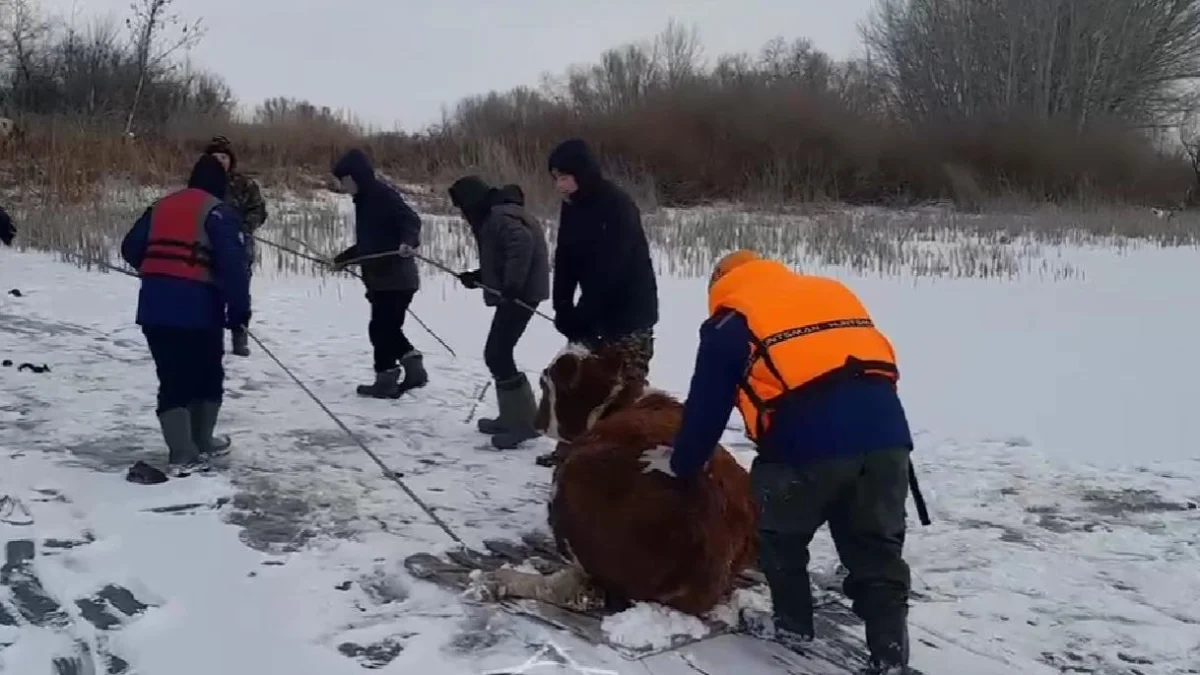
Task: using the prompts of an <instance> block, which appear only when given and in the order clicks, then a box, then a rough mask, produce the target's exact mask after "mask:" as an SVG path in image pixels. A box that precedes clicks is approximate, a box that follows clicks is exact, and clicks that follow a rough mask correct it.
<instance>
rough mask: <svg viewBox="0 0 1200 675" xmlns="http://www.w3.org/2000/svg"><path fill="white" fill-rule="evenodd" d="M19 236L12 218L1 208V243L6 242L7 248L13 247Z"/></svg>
mask: <svg viewBox="0 0 1200 675" xmlns="http://www.w3.org/2000/svg"><path fill="white" fill-rule="evenodd" d="M16 236H17V226H16V225H13V221H12V217H10V216H9V215H8V211H5V210H4V207H3V206H0V241H2V242H4V245H5V246H12V243H13V239H14V238H16Z"/></svg>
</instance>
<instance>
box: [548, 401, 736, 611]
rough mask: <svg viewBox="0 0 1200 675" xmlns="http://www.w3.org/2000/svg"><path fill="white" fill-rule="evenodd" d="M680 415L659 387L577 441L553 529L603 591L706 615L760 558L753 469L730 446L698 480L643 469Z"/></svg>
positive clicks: (558, 493)
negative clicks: (743, 464)
mask: <svg viewBox="0 0 1200 675" xmlns="http://www.w3.org/2000/svg"><path fill="white" fill-rule="evenodd" d="M622 398H624V397H622ZM682 414H683V405H682V404H681V403H680V402H679V401H677V400H675V399H674V398H672V397H671V396H670V395H668V394H665V393H653V394H649V395H647V396H644V397H642V398H640V399H638V400H636V401H632V402H629V403H625V404H624V405H623V406H622V407H620V408H619V409H617V410H611V411H610V412H609V413H608V414H607V415H606V416H605V417H604V418H602V419H601V420H600V421H599V422H597V423H596V424H595V425H594V426H593V427H592V428H591V429H588V430H587V431H586V432H584V433H583V434H581V435H579V436H578V437H577V438H576V439H574V442H572V443H570V444H569V452H567V453H565V454H564V456H563V459H562V461H561V463H560V464H559V465H558V466H557V467H556V469H555V474H554V482H555V491H554V495H553V497H552V499H551V503H550V526H551V528H552V530H553V532H554V534H555V537H556V539H558V540H559V542H560V546H562V547H563V548H564V549H565V551H564V552H566V553H568V554H569V555H571V556H572V557H573V558H574V559H575V560H576V561H578V563H579V564H580V566H581V567H582V568H583V569H584V570H585V571H586V572H587V574H588V575H589V577H590V579H591V581H592V583H593V584H595V585H596V586H597V587H599V588H600V589H601V590H602V591H604V592H605V593H606V594H610V595H615V596H617V597H621V598H625V599H627V600H631V601H655V602H660V603H662V604H664V605H668V606H670V607H674V608H675V609H678V610H680V611H683V612H687V613H689V614H703V613H705V612H707V611H709V610H711V609H712V608H713V606H714V605H716V604H717V603H718V602H720V601H721V600H722V599H723V598H724V597H725V596H726V595H727V594H728V593H729V592H730V590H731V589H732V587H733V581H734V579H735V577H736V576H737V574H738V572H740V571H741V570H742V569H743V568H745V567H746V566H748V565H751V564H753V560H754V554H755V550H754V529H755V523H756V511H755V506H754V502H753V497H752V495H751V490H750V479H749V476H748V474H747V473H746V470H745V469H743V468H742V467H741V466H740V465H739V464H738V463H737V461H736V460H734V458H733V456H732V455H730V454H729V452H728V451H726V450H725V449H724V448H723V447H720V446H718V448H717V451H716V453H715V454H714V455H713V458H712V460H711V461H710V462H709V464H708V466H707V467H705V469H704V471H703V472H702V473H701V474H698V475H697V476H695V477H693V478H691V479H687V480H679V479H674V478H671V477H669V476H666V475H663V474H661V473H659V472H650V473H645V472H643V465H642V464H641V463H640V462H639V461H638V460H639V458H640V456H641V454H642V452H644V451H645V450H649V449H651V448H653V447H655V446H658V445H670V444H671V443H672V442H673V440H674V436H675V432H676V430H677V429H678V428H679V424H680V421H681V419H682Z"/></svg>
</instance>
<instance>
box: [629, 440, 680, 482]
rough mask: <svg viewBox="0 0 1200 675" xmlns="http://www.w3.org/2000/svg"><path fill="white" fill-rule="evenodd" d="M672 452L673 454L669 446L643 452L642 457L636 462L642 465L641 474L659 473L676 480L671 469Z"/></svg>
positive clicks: (660, 446)
mask: <svg viewBox="0 0 1200 675" xmlns="http://www.w3.org/2000/svg"><path fill="white" fill-rule="evenodd" d="M672 452H674V449H673V448H671V446H669V445H659V446H657V447H654V448H651V449H649V450H647V451H645V452H643V453H642V456H641V457H639V458H638V461H639V462H641V464H642V473H650V472H651V471H659V472H661V473H665V474H666V475H668V476H670V477H671V478H677V476H676V475H675V471H674V470H672V469H671V453H672Z"/></svg>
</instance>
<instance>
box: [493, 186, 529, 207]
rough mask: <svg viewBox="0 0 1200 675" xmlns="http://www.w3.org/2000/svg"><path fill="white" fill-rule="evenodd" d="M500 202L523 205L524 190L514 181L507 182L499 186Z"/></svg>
mask: <svg viewBox="0 0 1200 675" xmlns="http://www.w3.org/2000/svg"><path fill="white" fill-rule="evenodd" d="M499 197H500V203H501V204H517V205H519V206H525V191H524V190H522V189H521V186H520V185H517V184H516V183H509V184H508V185H505V186H504V187H502V188H500V193H499Z"/></svg>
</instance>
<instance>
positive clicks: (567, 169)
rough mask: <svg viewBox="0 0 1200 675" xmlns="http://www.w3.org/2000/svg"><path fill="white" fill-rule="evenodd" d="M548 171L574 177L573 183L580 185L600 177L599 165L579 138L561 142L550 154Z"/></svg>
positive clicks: (586, 145)
mask: <svg viewBox="0 0 1200 675" xmlns="http://www.w3.org/2000/svg"><path fill="white" fill-rule="evenodd" d="M549 170H550V171H557V172H559V173H565V174H568V175H571V176H574V177H575V181H576V182H577V183H581V184H582V183H589V182H592V181H594V180H598V179H599V178H600V177H601V174H600V163H599V162H597V161H596V157H595V156H594V155H593V154H592V150H591V148H589V147H588V144H587V143H586V142H584V141H583V139H580V138H572V139H569V140H566V141H563V142H562V143H559V144H558V147H556V148H554V150H553V151H551V152H550V161H549Z"/></svg>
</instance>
